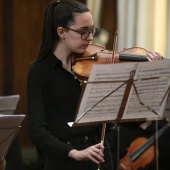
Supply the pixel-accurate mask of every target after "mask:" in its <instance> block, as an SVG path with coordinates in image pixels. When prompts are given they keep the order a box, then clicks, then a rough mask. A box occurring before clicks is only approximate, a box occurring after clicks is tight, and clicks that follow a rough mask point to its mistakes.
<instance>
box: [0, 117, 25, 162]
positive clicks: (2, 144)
mask: <svg viewBox="0 0 170 170" xmlns="http://www.w3.org/2000/svg"><path fill="white" fill-rule="evenodd" d="M24 118H25V115H0V160H3V159H4V158H5V156H6V154H7V153H8V150H9V148H10V146H11V144H12V142H13V140H14V139H15V137H16V135H17V133H18V131H19V129H20V127H21V126H20V125H21V123H22V121H23V119H24Z"/></svg>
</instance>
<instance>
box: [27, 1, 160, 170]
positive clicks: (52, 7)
mask: <svg viewBox="0 0 170 170" xmlns="http://www.w3.org/2000/svg"><path fill="white" fill-rule="evenodd" d="M95 32H96V28H95V26H94V23H93V18H92V15H91V13H90V12H89V10H88V9H87V7H86V6H85V5H84V4H82V3H80V2H78V1H75V0H63V1H61V2H59V1H56V0H55V1H52V2H51V3H49V5H48V6H47V8H46V10H45V14H44V23H43V32H42V42H41V47H40V51H39V54H38V57H37V59H36V61H35V63H34V64H33V66H32V67H31V69H30V72H29V75H28V83H27V95H28V125H29V132H30V136H31V139H32V141H33V143H34V144H35V146H36V148H37V151H38V152H39V153H41V155H43V157H44V158H45V167H44V170H80V169H81V170H96V169H97V167H98V164H99V163H101V167H100V168H101V170H112V160H111V153H110V149H109V145H108V142H107V139H105V142H104V143H105V144H104V146H103V145H102V144H101V143H100V135H101V129H100V126H98V125H92V126H83V127H69V126H68V124H67V123H68V122H70V121H73V120H74V114H75V111H76V107H77V103H78V100H79V96H80V92H81V87H80V83H79V82H78V80H76V79H75V78H74V75H73V74H72V68H71V55H72V53H78V54H82V53H85V51H86V48H87V47H88V45H89V43H90V42H91V41H92V40H93V36H94V34H95ZM160 58H162V57H161V55H160V54H159V53H155V52H149V53H148V59H149V60H158V59H160Z"/></svg>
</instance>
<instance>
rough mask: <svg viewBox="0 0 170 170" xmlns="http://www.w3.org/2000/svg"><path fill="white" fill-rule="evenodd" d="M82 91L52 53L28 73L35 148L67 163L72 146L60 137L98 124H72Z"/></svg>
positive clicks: (81, 132) (32, 136) (31, 128)
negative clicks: (78, 125) (80, 125)
mask: <svg viewBox="0 0 170 170" xmlns="http://www.w3.org/2000/svg"><path fill="white" fill-rule="evenodd" d="M80 92H81V87H80V84H79V82H78V81H77V80H75V78H74V76H73V75H72V74H71V73H70V72H68V71H67V70H65V69H64V68H63V67H62V62H61V61H60V60H59V59H58V58H57V57H56V56H55V55H54V54H53V53H50V54H49V55H48V56H47V57H46V58H44V59H42V60H41V61H39V62H37V63H36V64H34V65H33V66H32V67H31V69H30V72H29V74H28V80H27V96H28V126H29V132H30V136H31V139H32V141H33V143H34V144H35V145H36V147H37V148H38V149H39V150H40V151H41V152H42V153H43V154H45V155H46V157H49V158H50V159H53V160H57V161H60V162H64V160H65V159H66V157H67V155H68V153H69V151H70V150H72V149H73V148H71V146H69V145H67V144H65V143H63V142H61V139H66V138H69V137H70V136H72V135H79V134H86V133H88V132H91V131H95V130H96V126H83V127H69V126H68V124H67V123H68V122H72V121H73V120H74V117H75V111H76V109H77V103H78V100H79V96H80Z"/></svg>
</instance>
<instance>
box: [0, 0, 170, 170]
mask: <svg viewBox="0 0 170 170" xmlns="http://www.w3.org/2000/svg"><path fill="white" fill-rule="evenodd" d="M79 1H80V2H83V3H84V4H86V5H87V6H88V8H89V9H90V11H91V12H92V15H93V17H94V25H95V26H96V27H97V28H98V33H97V35H96V36H95V37H94V40H93V43H94V44H98V45H101V46H102V47H105V48H106V49H108V50H113V41H114V36H115V31H118V40H117V44H116V50H117V51H121V50H123V48H130V47H133V46H138V47H143V48H145V49H147V50H154V51H158V52H160V53H161V54H162V55H163V56H165V57H170V1H168V0H163V1H162V0H142V1H141V0H79ZM48 2H50V0H36V1H35V0H0V95H1V96H5V95H13V94H19V95H20V100H19V103H18V105H17V109H16V112H15V114H26V115H27V94H26V81H27V74H28V71H29V69H30V66H31V63H32V62H33V61H34V59H35V58H36V57H37V54H38V50H39V44H40V39H41V30H42V19H43V12H44V9H45V7H46V4H47V3H48ZM17 145H18V146H19V148H20V151H21V159H22V161H23V167H24V169H29V170H31V169H36V164H37V155H36V151H35V148H34V145H33V144H32V142H31V141H30V138H29V134H28V129H27V118H26V119H25V120H24V122H23V123H22V127H21V129H20V131H19V134H18V137H17ZM18 146H17V147H18ZM14 157H15V155H14ZM11 170H12V169H11ZM18 170H19V169H18Z"/></svg>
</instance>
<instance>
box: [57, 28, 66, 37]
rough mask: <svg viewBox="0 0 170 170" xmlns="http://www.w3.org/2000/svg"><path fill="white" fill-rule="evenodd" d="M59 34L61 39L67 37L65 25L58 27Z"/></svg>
mask: <svg viewBox="0 0 170 170" xmlns="http://www.w3.org/2000/svg"><path fill="white" fill-rule="evenodd" d="M57 34H58V36H59V37H60V38H61V39H65V31H64V28H63V27H58V28H57Z"/></svg>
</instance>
